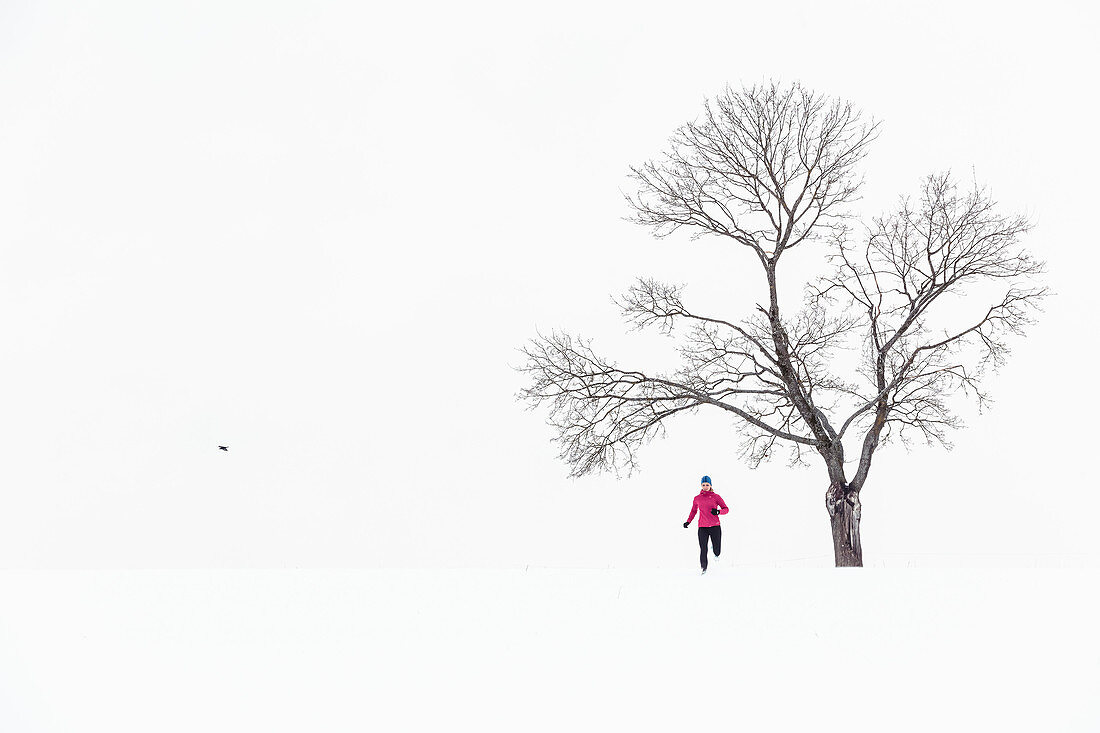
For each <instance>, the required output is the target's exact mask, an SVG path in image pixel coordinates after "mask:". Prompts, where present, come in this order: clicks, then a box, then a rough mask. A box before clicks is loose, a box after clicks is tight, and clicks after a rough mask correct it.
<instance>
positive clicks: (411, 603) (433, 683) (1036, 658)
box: [0, 567, 1100, 733]
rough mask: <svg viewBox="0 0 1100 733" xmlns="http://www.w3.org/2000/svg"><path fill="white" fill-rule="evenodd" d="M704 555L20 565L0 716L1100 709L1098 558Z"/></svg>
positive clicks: (1030, 712) (495, 721)
mask: <svg viewBox="0 0 1100 733" xmlns="http://www.w3.org/2000/svg"><path fill="white" fill-rule="evenodd" d="M697 572H698V571H697V570H694V569H690V568H684V569H680V570H671V569H650V570H644V569H639V570H621V569H610V570H608V569H602V570H583V569H552V568H529V569H527V570H501V569H492V570H300V571H295V570H270V571H263V570H193V571H180V570H171V571H143V570H137V571H134V570H125V571H122V570H119V571H83V570H82V571H62V570H59V571H2V572H0V721H3V723H4V724H3V725H2V726H0V728H2V729H3V730H5V731H18V732H19V733H40V732H47V731H48V732H51V733H52V732H55V731H56V732H58V733H61V732H64V733H70V732H72V731H111V733H127V732H129V731H134V732H138V731H141V732H142V733H146V732H147V731H159V732H169V731H189V732H190V731H198V730H202V731H250V730H254V731H265V732H267V731H306V730H309V731H353V730H354V731H363V730H375V731H398V730H400V731H428V730H432V731H440V730H456V729H458V730H477V731H506V730H509V731H510V730H524V731H560V730H563V729H568V730H582V731H583V730H608V731H648V730H683V729H689V728H693V727H696V726H698V725H700V724H702V723H703V722H704V721H707V725H708V726H710V728H708V729H714V730H731V729H732V730H749V731H760V730H800V729H804V730H814V731H831V730H838V731H839V730H845V731H884V730H888V731H910V730H912V731H917V730H920V731H927V730H948V731H950V730H994V731H1015V730H1028V731H1031V730H1057V731H1096V730H1100V703H1098V700H1097V695H1096V691H1097V690H1100V630H1098V625H1097V622H1096V620H1097V618H1100V602H1098V596H1097V593H1096V589H1097V587H1100V585H1098V583H1100V571H1097V570H1096V569H1081V568H1078V569H1038V570H1033V569H982V570H978V569H965V570H964V569H955V570H932V569H925V568H921V569H905V568H894V569H892V568H885V569H884V568H865V569H862V570H835V569H781V570H777V569H773V568H767V569H758V568H737V567H732V568H730V567H723V568H719V569H717V570H716V571H714V572H711V573H708V574H707V575H706V576H704V577H700V576H699V575H698V574H697ZM796 726H798V727H796Z"/></svg>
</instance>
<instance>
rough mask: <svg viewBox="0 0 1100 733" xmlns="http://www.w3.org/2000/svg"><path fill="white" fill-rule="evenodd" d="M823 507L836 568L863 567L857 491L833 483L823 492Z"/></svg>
mask: <svg viewBox="0 0 1100 733" xmlns="http://www.w3.org/2000/svg"><path fill="white" fill-rule="evenodd" d="M825 508H826V509H827V510H828V511H829V523H830V525H832V530H833V558H834V560H835V561H836V566H837V567H838V568H852V567H854V568H861V567H863V546H862V545H861V544H860V541H859V515H860V505H859V492H857V491H852V490H851V489H849V488H848V486H847V485H845V484H842V483H835V482H834V483H833V484H831V485H830V486H829V490H828V491H826V492H825Z"/></svg>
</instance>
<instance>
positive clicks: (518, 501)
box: [0, 1, 1100, 569]
mask: <svg viewBox="0 0 1100 733" xmlns="http://www.w3.org/2000/svg"><path fill="white" fill-rule="evenodd" d="M1097 15H1098V13H1097V11H1096V10H1095V9H1094V8H1093V7H1092V6H1090V5H1088V4H1085V3H1059V2H1044V3H1041V4H1034V3H1029V4H1012V3H999V4H996V5H993V4H990V5H989V6H988V7H986V6H985V5H984V4H978V3H973V4H963V6H962V7H960V5H959V3H942V4H928V3H922V4H913V5H910V6H905V7H890V6H889V4H886V3H828V4H826V3H815V2H803V3H788V4H786V5H784V9H783V11H782V12H778V11H776V10H775V9H774V8H772V7H771V6H768V5H767V4H762V3H751V4H742V3H730V2H723V3H712V4H690V3H688V4H678V5H677V6H675V8H674V7H673V6H670V5H669V4H668V3H637V2H632V3H629V4H626V3H624V4H620V5H617V6H616V5H597V4H594V3H577V4H569V3H565V4H560V3H559V4H554V5H552V6H547V5H530V6H526V7H520V6H517V5H516V4H506V3H500V4H498V5H488V4H477V5H469V4H452V3H435V4H431V3H429V4H420V5H406V4H400V3H384V4H383V3H377V4H363V3H345V4H338V3H319V2H317V3H299V4H293V5H292V4H289V3H267V2H265V3H223V2H205V3H203V2H200V3H166V2H157V3H143V2H130V3H122V2H108V3H96V4H94V5H91V4H85V3H70V4H65V3H53V4H50V3H31V2H12V1H9V2H5V3H3V4H2V5H0V100H2V102H0V105H2V106H0V109H2V114H0V257H2V259H0V349H2V354H0V364H2V365H3V374H4V379H3V388H2V389H3V402H2V413H3V419H2V420H0V426H2V427H0V431H2V434H0V470H2V474H0V567H4V568H32V569H37V568H51V567H89V568H111V567H138V568H145V567H368V568H369V567H402V566H441V567H452V566H513V567H514V566H516V565H520V566H522V565H525V564H528V563H530V564H534V565H577V566H596V567H604V566H606V565H614V566H626V565H641V566H645V565H664V566H678V565H681V564H688V565H690V564H692V563H694V562H695V558H696V553H697V548H696V547H695V539H694V530H691V531H690V532H688V531H686V530H683V529H682V528H681V527H680V524H681V523H682V522H683V520H684V519H685V518H686V515H687V512H688V510H689V508H690V502H691V497H692V496H693V495H694V494H695V492H696V491H697V487H698V480H699V476H701V475H702V474H703V473H707V474H709V475H711V476H712V477H713V478H714V481H715V488H716V490H717V491H718V492H719V493H721V494H722V495H723V496H724V497H725V499H726V501H727V502H728V503H729V504H730V505H731V507H732V508H733V513H732V514H731V515H729V517H728V518H724V521H723V526H724V527H726V546H727V547H728V548H730V549H731V550H732V551H733V553H734V557H735V558H736V559H737V560H738V562H742V563H744V564H754V563H755V564H766V563H770V562H773V561H793V560H795V559H797V558H804V557H817V558H819V559H820V561H821V562H822V563H824V564H828V563H829V562H830V558H831V544H830V539H829V534H828V522H827V518H826V514H825V510H824V502H823V492H824V488H825V486H824V481H823V474H822V471H821V469H820V467H818V466H815V467H814V468H812V469H809V470H799V471H791V470H788V469H787V468H786V467H785V466H784V465H783V464H782V463H778V464H776V465H774V466H769V467H765V468H762V469H760V470H759V471H756V472H752V471H749V470H748V469H747V468H746V467H745V466H743V465H742V464H740V463H739V462H738V460H737V458H736V455H735V452H734V450H733V446H734V445H735V444H736V442H737V440H736V433H735V425H734V424H733V423H731V422H730V421H729V420H728V419H727V418H726V417H724V416H722V415H707V414H700V415H699V416H698V417H693V418H687V419H684V420H680V421H677V422H674V423H671V424H670V425H669V436H668V438H667V439H666V440H663V441H658V442H655V443H654V444H652V445H650V446H649V447H648V448H647V449H646V450H645V451H644V452H643V453H642V456H641V458H642V470H641V471H640V472H639V473H636V474H635V475H634V476H632V477H631V478H629V479H625V478H624V479H623V480H616V479H615V478H614V477H610V476H603V477H595V478H587V479H583V480H579V481H570V480H567V479H565V478H564V477H565V474H566V472H567V469H566V467H565V466H564V465H563V464H561V463H560V462H558V461H557V460H556V458H555V455H556V448H555V447H553V446H551V445H550V444H549V442H548V439H549V437H550V431H549V429H548V428H547V427H546V426H545V425H544V423H543V420H544V417H545V415H544V414H542V413H529V412H526V411H524V410H523V409H522V408H521V406H520V405H518V404H517V403H515V402H514V400H513V394H514V393H515V392H516V390H517V389H518V388H519V387H520V385H521V379H520V377H519V376H518V375H517V374H516V373H515V372H513V371H512V369H511V366H513V365H516V364H518V363H519V361H520V359H519V356H518V354H517V352H516V349H517V348H518V347H520V346H521V345H522V344H523V343H524V341H525V340H526V339H528V338H529V337H531V336H533V335H534V333H535V330H536V328H538V329H542V330H543V331H549V330H550V329H553V328H561V329H565V330H570V331H580V332H581V333H583V335H585V336H586V337H591V338H593V339H594V345H595V346H596V348H597V349H598V350H599V351H600V352H601V353H603V354H606V355H609V356H612V357H616V358H618V360H619V361H620V363H621V364H623V365H629V366H633V365H637V367H638V368H645V369H659V368H663V367H668V366H671V365H672V364H673V360H672V357H673V351H672V347H671V345H670V344H669V343H667V342H666V341H664V340H662V339H660V338H651V337H650V338H647V337H644V336H637V335H624V333H623V328H622V326H621V325H620V322H619V320H618V317H617V315H616V312H615V309H614V308H613V306H612V305H611V304H610V302H609V296H611V295H612V294H617V293H619V292H621V291H622V290H623V289H625V288H626V287H627V286H628V285H629V284H630V283H631V282H632V281H633V279H634V278H635V277H636V276H638V275H652V276H656V277H659V278H661V279H664V280H669V281H676V282H687V283H688V289H687V291H686V295H687V297H688V299H689V303H697V304H700V305H701V306H705V307H707V308H708V309H710V310H712V311H714V312H718V313H720V314H722V315H725V316H726V317H729V318H736V317H738V316H740V315H742V314H744V313H745V312H747V310H748V308H749V304H751V303H752V302H754V300H756V299H758V298H759V297H760V292H761V284H760V282H759V279H758V278H757V277H756V272H755V271H754V270H753V267H752V265H753V263H752V262H751V261H750V260H749V259H748V258H747V255H746V253H745V252H744V251H741V250H738V249H735V248H732V247H729V246H722V245H720V244H718V243H706V244H704V243H697V244H691V243H690V242H688V241H687V238H686V237H675V238H672V239H670V240H665V241H663V242H660V243H658V242H656V241H655V240H653V239H652V238H651V237H650V235H649V233H648V232H647V231H645V230H643V229H641V228H639V227H637V226H634V225H631V224H629V223H626V222H624V221H622V217H623V216H624V215H626V213H627V211H626V208H625V205H624V203H623V202H622V199H621V194H620V189H621V188H626V187H627V186H628V185H629V184H628V181H627V178H626V173H627V167H628V165H629V164H631V163H637V162H640V161H642V160H644V159H646V158H649V157H653V156H656V155H658V154H659V153H660V152H661V151H662V149H663V146H664V143H665V141H666V139H667V137H668V136H669V134H671V133H672V131H673V130H674V129H675V128H676V126H678V125H679V124H682V123H683V122H685V121H687V120H688V119H691V118H694V117H695V116H696V115H697V114H698V113H699V111H700V110H701V108H702V102H703V100H704V99H705V98H707V97H709V96H712V95H714V94H715V93H717V92H718V91H719V90H720V89H721V88H722V86H723V85H724V84H726V83H731V84H733V85H735V86H737V85H740V84H741V83H750V84H751V83H752V82H755V81H760V80H762V79H766V78H776V79H779V80H781V81H783V82H790V81H794V80H799V81H801V82H803V83H804V84H805V85H807V86H809V87H810V88H812V89H814V90H815V91H817V92H820V93H825V94H829V95H834V96H840V97H843V98H846V99H849V100H851V101H852V102H853V103H854V104H856V105H857V106H858V107H860V108H862V109H863V110H864V111H865V114H866V115H867V116H868V117H873V118H874V119H881V120H883V122H884V125H883V132H882V135H881V136H880V137H879V139H878V141H877V142H875V143H874V145H873V146H872V148H871V152H870V155H869V156H868V158H867V159H866V160H865V162H864V164H863V168H862V170H863V172H864V174H865V175H866V179H867V185H866V188H865V190H864V200H863V201H862V202H861V209H860V210H861V211H862V213H863V214H864V218H865V219H867V220H869V219H870V217H871V216H872V215H876V214H879V213H882V211H883V210H885V209H886V208H888V207H889V206H890V204H891V203H892V202H893V201H894V200H895V199H896V197H897V196H898V195H899V194H902V193H913V192H915V191H916V187H917V185H918V182H919V180H920V178H921V177H922V176H924V175H926V174H928V173H932V172H935V171H940V170H944V169H948V168H950V169H953V170H955V171H956V172H958V173H959V174H960V177H962V178H963V179H966V178H968V177H969V173H970V170H971V167H973V169H974V171H975V172H976V175H977V178H978V180H979V181H980V182H983V183H986V184H988V185H989V186H990V187H991V189H992V191H993V193H994V196H995V197H996V198H997V199H998V200H999V201H1000V202H1001V204H1002V205H1003V207H1004V210H1005V211H1006V212H1010V211H1021V212H1025V213H1028V214H1030V215H1031V216H1032V217H1033V218H1034V220H1035V221H1036V223H1037V225H1038V226H1037V227H1036V229H1035V230H1034V231H1033V232H1032V234H1031V235H1029V242H1030V245H1031V247H1032V249H1033V251H1034V252H1036V253H1037V254H1038V255H1039V256H1041V257H1043V258H1045V259H1046V260H1047V261H1048V262H1049V265H1050V275H1049V280H1048V282H1049V283H1050V284H1051V286H1052V287H1053V289H1054V290H1055V291H1056V292H1057V293H1058V295H1057V297H1055V298H1053V299H1051V300H1050V301H1049V302H1048V305H1047V309H1046V313H1045V314H1044V315H1043V316H1042V320H1041V322H1040V324H1039V325H1038V326H1037V327H1036V328H1035V329H1034V330H1033V331H1032V333H1031V335H1030V336H1029V338H1027V339H1025V340H1018V341H1017V342H1016V353H1015V355H1014V357H1013V358H1012V360H1011V361H1010V363H1009V366H1008V367H1007V368H1006V369H1005V370H1004V371H1003V372H1002V373H1001V374H1000V375H998V376H997V377H996V378H995V379H994V380H993V381H992V382H991V383H990V388H991V391H992V393H993V396H994V398H995V399H996V400H997V403H996V405H995V406H994V409H993V410H992V411H991V412H989V413H987V414H986V415H984V416H978V415H976V414H972V413H971V412H964V414H966V415H967V418H968V423H969V425H970V427H969V429H967V430H965V431H962V432H959V433H957V434H956V435H955V436H954V438H955V442H956V446H957V447H956V449H955V451H954V452H951V453H946V452H944V451H941V450H931V449H918V450H915V451H914V452H913V453H911V454H906V453H905V452H904V450H902V449H901V448H900V447H899V446H891V447H889V448H888V449H886V450H883V451H881V452H880V454H879V455H878V457H877V458H876V462H875V465H874V469H873V473H872V475H871V478H870V481H869V483H868V485H867V487H866V489H865V491H864V493H863V497H862V498H863V502H864V522H863V542H864V551H865V560H866V561H867V563H868V564H889V563H890V562H901V561H902V559H903V558H905V562H909V561H910V560H911V559H912V558H915V557H916V558H925V561H927V562H929V563H931V562H941V563H942V562H945V560H944V559H943V558H949V559H948V560H946V562H948V563H952V562H955V563H959V564H966V563H973V562H987V561H988V562H999V563H1001V564H1024V565H1031V564H1034V563H1036V562H1039V560H1037V559H1036V558H1043V557H1047V558H1049V557H1057V558H1058V560H1057V561H1056V562H1058V563H1067V562H1072V563H1075V564H1082V563H1083V564H1093V565H1095V564H1100V541H1098V539H1097V533H1096V532H1095V531H1094V526H1095V521H1096V516H1097V513H1098V512H1100V498H1098V496H1097V494H1096V492H1095V491H1094V490H1093V487H1094V486H1095V484H1096V480H1095V478H1094V475H1093V474H1094V473H1095V467H1094V465H1093V463H1092V462H1091V461H1089V460H1088V455H1089V454H1090V451H1091V450H1092V449H1090V448H1088V445H1090V444H1091V439H1092V437H1093V436H1094V434H1095V430H1094V427H1093V425H1092V421H1091V416H1092V415H1094V414H1095V411H1096V409H1097V408H1100V404H1098V400H1097V398H1096V395H1095V392H1094V391H1093V390H1092V388H1091V386H1090V376H1089V375H1090V372H1091V370H1092V365H1093V362H1092V358H1091V354H1092V353H1093V351H1094V349H1093V345H1092V343H1091V338H1092V335H1093V333H1094V332H1095V324H1096V322H1097V320H1096V316H1097V312H1096V311H1097V309H1096V306H1095V304H1094V300H1093V298H1092V295H1093V292H1092V291H1093V290H1094V288H1095V285H1094V282H1093V280H1094V277H1095V272H1096V270H1097V265H1098V264H1100V263H1098V259H1100V258H1098V256H1097V250H1096V247H1095V246H1094V243H1093V242H1092V239H1093V235H1092V231H1093V229H1092V227H1091V223H1092V218H1093V210H1094V191H1095V171H1096V170H1097V169H1098V168H1100V159H1098V158H1100V155H1098V152H1097V149H1096V146H1095V145H1094V144H1093V143H1094V139H1093V135H1094V128H1095V126H1096V119H1097V112H1098V111H1100V105H1098V102H1097V100H1096V97H1095V86H1096V85H1095V78H1094V75H1095V70H1096V69H1097V68H1098V63H1097V62H1098V60H1100V59H1098V58H1097V57H1098V52H1097V48H1098V47H1100V44H1098V42H1097V41H1098V39H1097V31H1096V28H1097V21H1098V17H1097ZM791 257H792V259H791V261H790V262H789V263H787V264H788V265H789V267H790V273H791V274H798V273H799V272H802V271H805V270H808V269H809V268H810V267H811V266H812V262H813V257H814V253H813V252H812V251H809V252H806V253H804V254H802V255H795V254H792V256H791ZM797 258H801V259H797ZM796 263H799V264H796ZM799 286H800V283H794V282H791V283H790V284H788V285H787V286H786V289H787V291H789V292H790V293H792V294H797V292H798V290H799V289H800V288H799ZM960 307H962V304H960ZM219 443H221V444H228V445H229V446H230V447H231V450H230V452H229V453H228V454H226V453H222V452H220V451H218V450H217V449H216V446H217V445H218V444H219ZM850 452H851V451H850ZM945 504H946V505H947V506H950V507H952V510H951V511H949V512H947V513H946V514H940V513H939V512H934V511H931V509H932V508H933V507H935V506H940V507H942V506H944V505H945ZM937 558H939V559H938V560H937ZM980 558H985V559H980ZM989 558H993V560H989ZM1067 558H1069V559H1067ZM1043 562H1047V561H1043Z"/></svg>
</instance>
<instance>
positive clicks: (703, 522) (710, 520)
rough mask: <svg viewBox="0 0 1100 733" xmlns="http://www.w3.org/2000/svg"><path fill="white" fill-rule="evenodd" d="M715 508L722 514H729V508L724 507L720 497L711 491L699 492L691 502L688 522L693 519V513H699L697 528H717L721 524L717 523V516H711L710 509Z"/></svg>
mask: <svg viewBox="0 0 1100 733" xmlns="http://www.w3.org/2000/svg"><path fill="white" fill-rule="evenodd" d="M715 507H717V508H718V509H719V510H720V512H721V513H722V514H729V513H730V508H729V507H728V506H726V502H724V501H722V497H720V496H718V494H716V493H714V492H713V491H700V492H699V495H698V496H696V497H695V500H694V501H693V502H691V514H689V515H688V521H689V522H690V521H691V520H693V519H695V512H699V526H700V527H717V526H719V525H720V524H721V522H719V521H718V515H716V514H712V513H711V509H714V508H715Z"/></svg>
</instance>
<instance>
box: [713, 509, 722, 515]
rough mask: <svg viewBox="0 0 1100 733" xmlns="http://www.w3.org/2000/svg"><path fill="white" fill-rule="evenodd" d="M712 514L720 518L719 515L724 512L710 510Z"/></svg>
mask: <svg viewBox="0 0 1100 733" xmlns="http://www.w3.org/2000/svg"><path fill="white" fill-rule="evenodd" d="M710 513H711V514H713V515H714V516H718V515H719V514H721V513H722V512H720V511H718V510H717V509H711V510H710Z"/></svg>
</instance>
